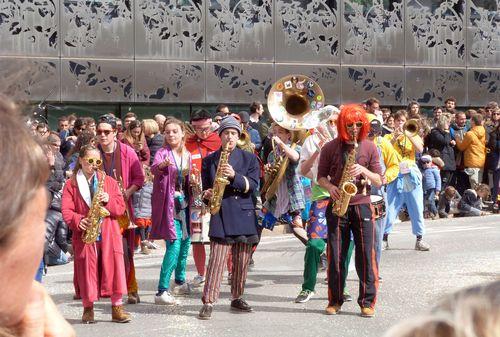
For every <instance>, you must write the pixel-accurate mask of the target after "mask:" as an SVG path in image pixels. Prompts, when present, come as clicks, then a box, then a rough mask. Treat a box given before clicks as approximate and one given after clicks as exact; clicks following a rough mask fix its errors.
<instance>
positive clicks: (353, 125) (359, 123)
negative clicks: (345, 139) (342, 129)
mask: <svg viewBox="0 0 500 337" xmlns="http://www.w3.org/2000/svg"><path fill="white" fill-rule="evenodd" d="M346 126H347V128H348V129H352V128H353V127H355V126H356V127H357V128H358V129H361V128H362V127H363V122H356V123H349V124H347V125H346Z"/></svg>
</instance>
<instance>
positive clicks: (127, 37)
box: [0, 0, 500, 106]
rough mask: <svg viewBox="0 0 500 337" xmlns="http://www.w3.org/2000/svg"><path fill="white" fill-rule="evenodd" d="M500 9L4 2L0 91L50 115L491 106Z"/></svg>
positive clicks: (259, 1)
mask: <svg viewBox="0 0 500 337" xmlns="http://www.w3.org/2000/svg"><path fill="white" fill-rule="evenodd" d="M499 7H500V0H448V1H441V0H385V1H382V0H380V1H379V0H373V1H371V0H357V1H355V0H349V1H348V0H342V1H336V0H239V1H238V0H177V1H173V0H172V1H170V0H86V1H85V0H24V1H19V0H0V41H1V43H0V76H1V78H2V79H3V80H2V82H3V83H2V84H1V85H0V89H1V91H2V92H5V93H8V94H9V95H15V96H16V97H19V98H21V99H27V100H30V101H38V100H41V99H43V98H45V97H47V98H48V100H49V101H52V102H62V103H64V102H110V103H111V102H113V103H126V104H131V103H133V104H142V103H176V104H183V103H189V104H193V103H195V104H207V103H210V104H211V103H220V102H224V103H234V104H247V103H249V102H251V101H253V100H261V101H265V99H266V93H267V92H268V91H269V89H270V87H271V85H272V84H273V83H274V81H276V79H278V78H280V77H281V76H284V75H287V74H291V73H300V74H305V75H308V76H310V77H312V78H313V79H314V80H316V81H318V82H319V84H320V86H321V87H322V89H323V91H324V93H325V98H326V101H327V102H329V103H334V104H338V103H340V102H359V101H361V100H364V99H366V98H368V97H377V98H379V99H380V100H381V101H382V102H383V104H385V105H393V106H403V105H406V104H407V103H408V102H409V101H411V100H416V101H418V102H419V103H420V104H421V105H424V106H434V105H440V104H442V103H443V101H444V100H445V99H446V98H447V97H449V96H454V97H455V98H456V99H457V103H458V105H459V106H483V105H485V104H486V103H487V102H488V101H491V100H497V101H500V99H499V98H500V97H499V96H500V8H499Z"/></svg>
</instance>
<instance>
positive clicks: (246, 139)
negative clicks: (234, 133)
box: [236, 130, 254, 153]
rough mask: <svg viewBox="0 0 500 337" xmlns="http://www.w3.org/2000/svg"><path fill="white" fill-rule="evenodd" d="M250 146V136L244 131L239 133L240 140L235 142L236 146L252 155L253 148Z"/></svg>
mask: <svg viewBox="0 0 500 337" xmlns="http://www.w3.org/2000/svg"><path fill="white" fill-rule="evenodd" d="M252 145H253V144H252V141H251V140H250V134H249V133H248V132H247V131H246V130H243V131H241V134H240V138H239V139H238V140H237V141H236V146H237V147H238V148H240V149H242V150H243V151H247V152H250V153H253V152H254V147H253V146H252Z"/></svg>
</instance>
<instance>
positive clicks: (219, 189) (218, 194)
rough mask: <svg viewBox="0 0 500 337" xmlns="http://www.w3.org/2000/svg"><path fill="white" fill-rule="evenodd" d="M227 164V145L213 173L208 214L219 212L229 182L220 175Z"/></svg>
mask: <svg viewBox="0 0 500 337" xmlns="http://www.w3.org/2000/svg"><path fill="white" fill-rule="evenodd" d="M228 162H229V144H226V145H225V146H224V149H223V150H222V151H221V153H220V158H219V165H218V166H217V171H216V173H215V179H214V185H213V187H212V197H211V198H210V203H209V207H210V214H212V215H214V214H217V213H218V212H219V210H220V206H221V202H222V196H223V195H224V190H225V189H226V185H229V180H228V179H227V177H226V176H225V175H224V174H222V171H221V170H222V165H224V164H227V163H228Z"/></svg>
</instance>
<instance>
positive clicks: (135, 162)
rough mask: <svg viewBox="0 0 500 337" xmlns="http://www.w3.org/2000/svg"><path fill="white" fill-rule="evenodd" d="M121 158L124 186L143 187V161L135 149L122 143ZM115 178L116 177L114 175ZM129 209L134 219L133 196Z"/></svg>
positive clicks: (129, 201)
mask: <svg viewBox="0 0 500 337" xmlns="http://www.w3.org/2000/svg"><path fill="white" fill-rule="evenodd" d="M120 158H121V161H120V162H121V167H122V178H123V188H124V189H127V188H129V187H130V186H132V185H136V186H138V187H139V189H140V188H142V185H144V172H143V171H142V166H141V162H140V161H139V158H138V157H137V154H135V151H134V149H132V148H131V147H130V146H128V145H125V144H123V143H120ZM113 178H114V177H113ZM127 205H128V209H129V211H130V216H131V217H132V219H131V220H132V221H133V220H134V219H135V217H134V207H132V198H130V199H129V200H128V203H127ZM132 232H133V231H132Z"/></svg>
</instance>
